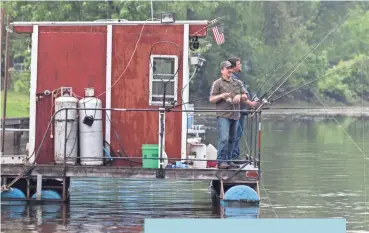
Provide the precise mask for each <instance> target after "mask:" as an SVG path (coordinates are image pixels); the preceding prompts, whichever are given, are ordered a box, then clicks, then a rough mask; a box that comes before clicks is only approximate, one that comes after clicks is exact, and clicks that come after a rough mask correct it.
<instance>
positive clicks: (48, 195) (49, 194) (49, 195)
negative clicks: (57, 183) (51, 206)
mask: <svg viewBox="0 0 369 233" xmlns="http://www.w3.org/2000/svg"><path fill="white" fill-rule="evenodd" d="M32 199H37V193H35V194H33V195H32ZM60 199H61V196H60V195H59V193H57V192H55V191H54V190H41V200H60Z"/></svg>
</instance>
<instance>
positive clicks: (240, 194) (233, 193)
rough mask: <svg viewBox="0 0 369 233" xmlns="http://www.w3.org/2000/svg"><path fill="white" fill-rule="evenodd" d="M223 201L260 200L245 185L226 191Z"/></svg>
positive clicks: (253, 191)
mask: <svg viewBox="0 0 369 233" xmlns="http://www.w3.org/2000/svg"><path fill="white" fill-rule="evenodd" d="M223 199H224V200H228V201H247V202H259V201H260V198H259V195H258V194H257V192H256V191H255V190H254V189H252V188H250V187H249V186H246V185H236V186H233V187H232V188H230V189H228V190H227V192H226V193H225V194H224V198H223Z"/></svg>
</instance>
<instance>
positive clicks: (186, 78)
mask: <svg viewBox="0 0 369 233" xmlns="http://www.w3.org/2000/svg"><path fill="white" fill-rule="evenodd" d="M189 36H190V25H189V24H185V25H184V26H183V60H182V61H183V78H182V89H183V90H181V92H182V91H183V92H182V93H183V97H182V100H181V101H182V103H181V104H182V110H186V106H187V103H188V101H189V100H190V99H189V95H190V92H189V90H190V89H189V85H187V84H188V82H189V78H190V77H189V76H190V70H189V64H188V59H189V51H188V46H189ZM183 103H186V104H183ZM186 157H187V112H182V131H181V159H186Z"/></svg>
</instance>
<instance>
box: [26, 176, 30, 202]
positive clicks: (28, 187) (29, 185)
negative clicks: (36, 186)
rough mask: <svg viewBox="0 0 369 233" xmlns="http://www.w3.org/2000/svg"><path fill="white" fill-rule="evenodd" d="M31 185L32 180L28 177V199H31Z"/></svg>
mask: <svg viewBox="0 0 369 233" xmlns="http://www.w3.org/2000/svg"><path fill="white" fill-rule="evenodd" d="M30 185H31V182H30V181H29V179H28V178H27V200H29V199H31V190H30V188H31V187H30Z"/></svg>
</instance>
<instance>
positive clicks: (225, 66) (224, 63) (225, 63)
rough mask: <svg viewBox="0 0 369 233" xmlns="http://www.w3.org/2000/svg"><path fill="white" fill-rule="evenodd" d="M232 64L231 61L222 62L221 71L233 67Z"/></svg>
mask: <svg viewBox="0 0 369 233" xmlns="http://www.w3.org/2000/svg"><path fill="white" fill-rule="evenodd" d="M231 66H232V64H231V63H230V62H229V61H222V62H221V63H220V69H223V68H228V67H231Z"/></svg>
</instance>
